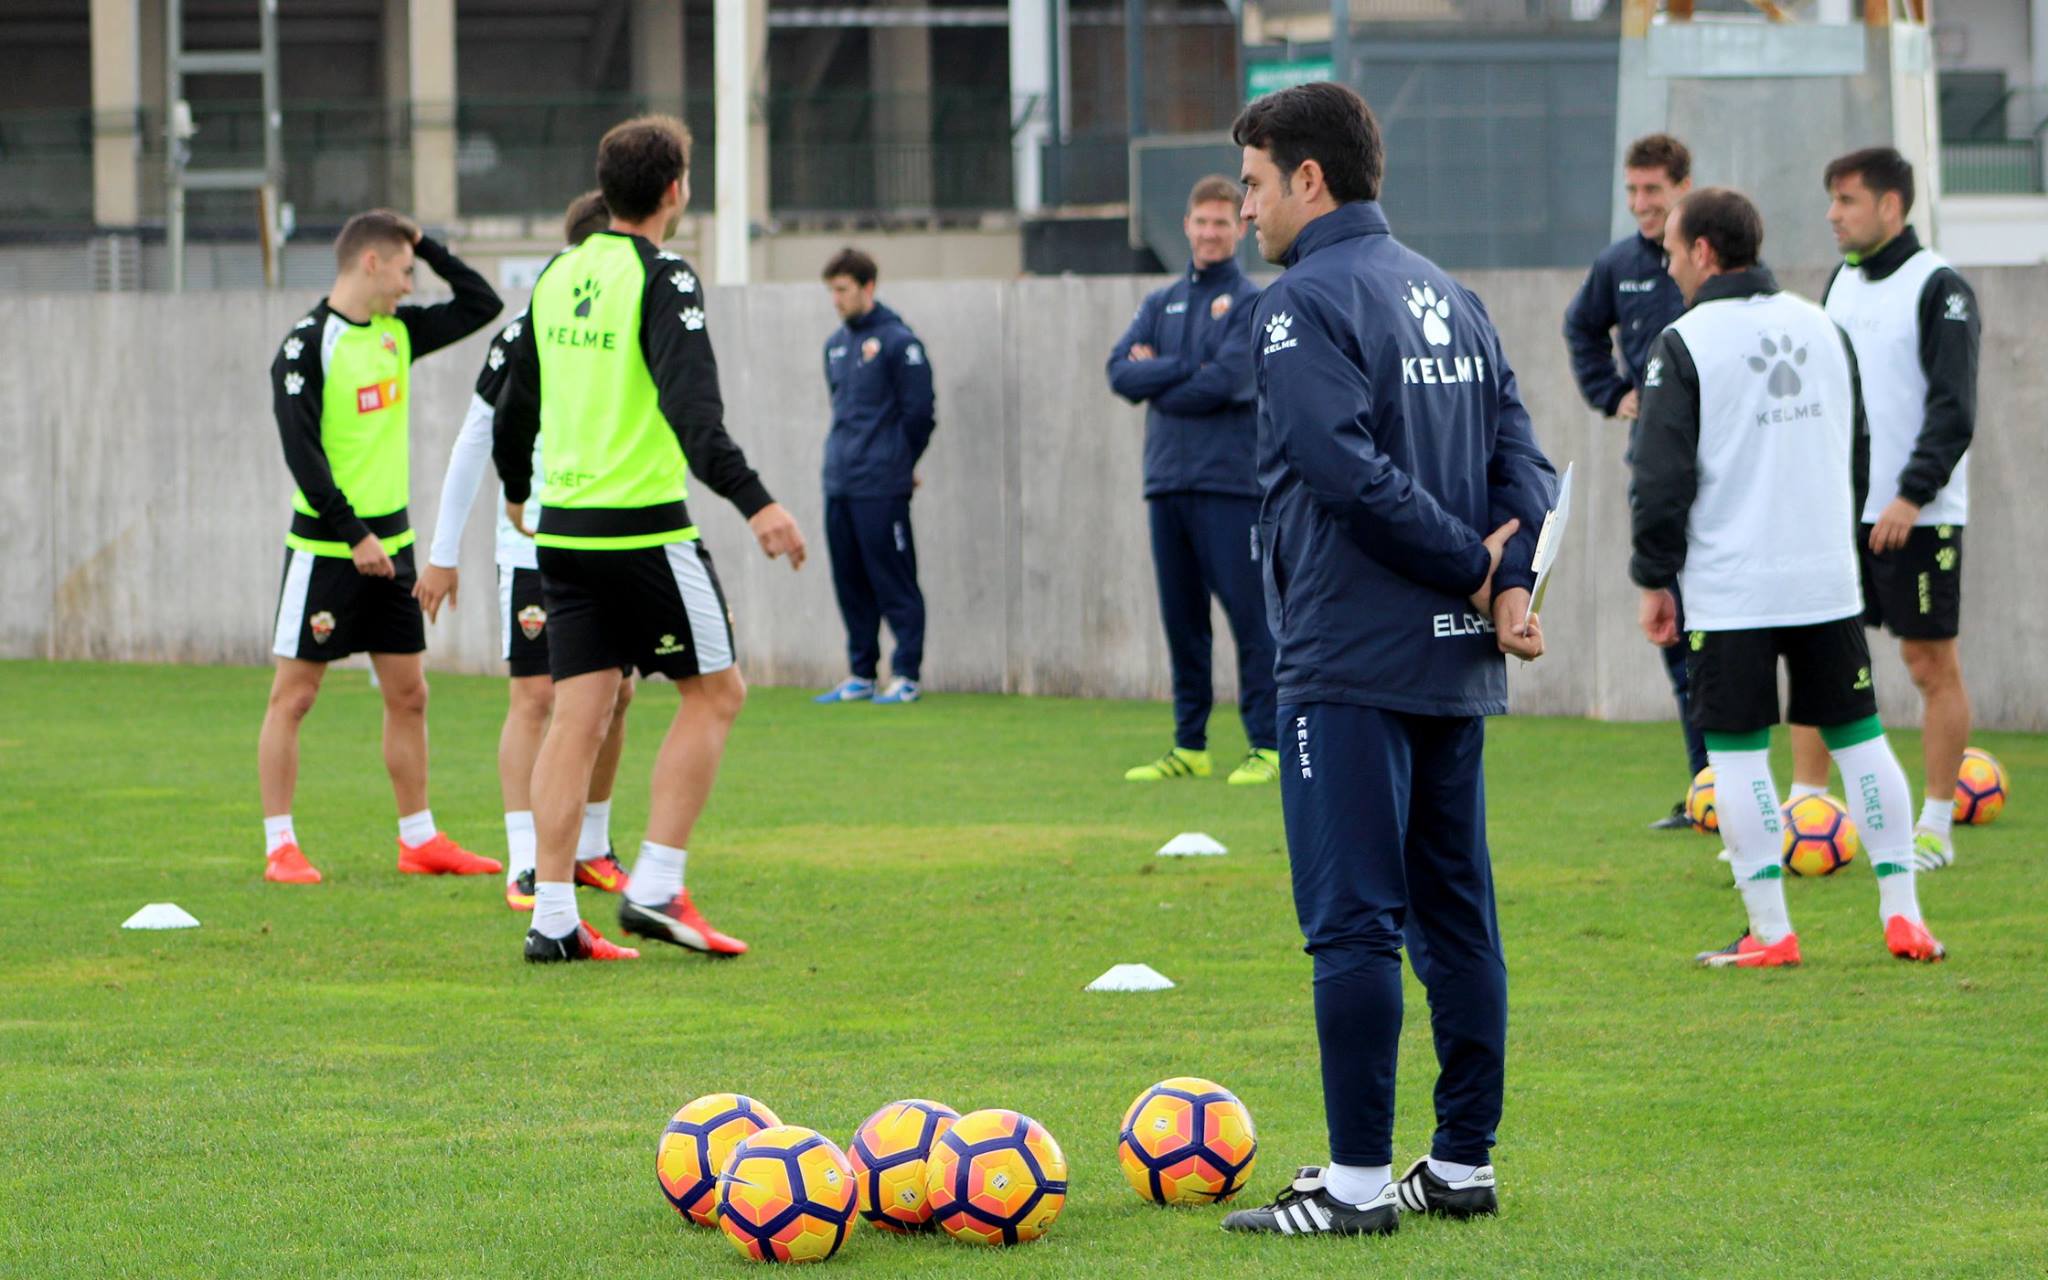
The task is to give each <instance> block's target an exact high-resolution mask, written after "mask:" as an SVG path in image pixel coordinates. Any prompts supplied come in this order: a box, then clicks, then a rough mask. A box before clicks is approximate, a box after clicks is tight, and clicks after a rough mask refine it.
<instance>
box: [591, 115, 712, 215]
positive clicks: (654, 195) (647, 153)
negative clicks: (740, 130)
mask: <svg viewBox="0 0 2048 1280" xmlns="http://www.w3.org/2000/svg"><path fill="white" fill-rule="evenodd" d="M689 169H690V130H689V127H688V126H686V125H685V124H684V123H683V122H682V121H680V120H678V119H676V118H675V117H674V116H638V117H636V118H634V119H632V120H628V121H626V122H625V123H623V124H615V125H613V126H612V127H611V131H610V132H608V133H606V134H605V135H604V137H603V138H602V139H601V140H600V141H599V142H598V144H597V186H598V189H599V190H600V191H602V192H603V193H604V202H605V204H606V205H607V206H609V207H610V209H611V211H612V213H613V215H614V216H616V217H619V218H623V219H624V220H626V221H627V222H638V221H640V220H641V219H642V218H645V217H647V216H648V215H650V214H652V213H653V212H654V211H655V210H656V209H659V208H660V207H661V196H662V193H663V192H664V191H667V190H668V184H669V183H671V182H674V181H676V180H678V179H679V178H681V177H682V176H683V175H684V174H685V173H688V172H689Z"/></svg>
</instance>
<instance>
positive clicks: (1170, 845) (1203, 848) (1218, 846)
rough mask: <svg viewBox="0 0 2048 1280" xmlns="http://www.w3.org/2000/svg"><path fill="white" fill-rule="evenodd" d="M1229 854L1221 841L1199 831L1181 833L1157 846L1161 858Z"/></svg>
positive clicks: (1206, 856)
mask: <svg viewBox="0 0 2048 1280" xmlns="http://www.w3.org/2000/svg"><path fill="white" fill-rule="evenodd" d="M1229 852H1230V850H1228V849H1226V848H1224V847H1223V842H1222V841H1221V840H1218V839H1217V838H1216V837H1214V836H1212V835H1206V834H1204V833H1203V832H1200V831H1183V832H1181V833H1180V834H1179V835H1177V836H1175V837H1174V838H1173V839H1171V840H1168V841H1167V842H1166V843H1165V844H1163V845H1160V846H1159V856H1160V857H1162V858H1209V857H1214V856H1216V855H1217V854H1220V853H1229Z"/></svg>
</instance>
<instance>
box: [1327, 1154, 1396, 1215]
mask: <svg viewBox="0 0 2048 1280" xmlns="http://www.w3.org/2000/svg"><path fill="white" fill-rule="evenodd" d="M1393 1180H1394V1166H1392V1165H1390V1164H1378V1165H1364V1164H1333V1165H1330V1166H1328V1167H1327V1168H1325V1169H1324V1170H1323V1189H1324V1190H1325V1191H1328V1192H1329V1193H1330V1195H1331V1197H1332V1198H1333V1199H1335V1200H1338V1201H1340V1202H1341V1203H1344V1204H1355V1205H1367V1204H1371V1203H1372V1202H1373V1201H1375V1200H1377V1199H1379V1198H1380V1193H1381V1192H1382V1191H1385V1190H1386V1189H1387V1184H1388V1183H1389V1182H1392V1181H1393Z"/></svg>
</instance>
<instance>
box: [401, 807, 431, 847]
mask: <svg viewBox="0 0 2048 1280" xmlns="http://www.w3.org/2000/svg"><path fill="white" fill-rule="evenodd" d="M438 830H440V828H439V827H436V826H435V825H434V811H433V810H432V809H422V810H420V811H419V812H418V813H408V814H403V815H401V816H400V817H399V819H398V838H399V839H400V840H403V841H405V842H406V843H407V844H409V845H412V846H413V847H414V848H418V847H419V846H420V845H423V844H425V843H426V842H427V841H429V840H432V839H433V838H434V833H435V832H436V831H438Z"/></svg>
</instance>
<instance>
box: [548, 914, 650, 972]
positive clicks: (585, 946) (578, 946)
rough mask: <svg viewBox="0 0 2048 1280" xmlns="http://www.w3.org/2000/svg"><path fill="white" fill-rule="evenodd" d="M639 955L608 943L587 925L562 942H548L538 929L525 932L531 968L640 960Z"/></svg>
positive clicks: (550, 940) (577, 929)
mask: <svg viewBox="0 0 2048 1280" xmlns="http://www.w3.org/2000/svg"><path fill="white" fill-rule="evenodd" d="M639 958H640V953H639V952H638V951H635V950H634V949H633V948H631V947H621V946H618V945H616V944H614V943H611V942H607V941H605V936H604V935H603V934H601V933H599V932H598V931H597V930H595V929H593V928H591V927H590V926H589V925H587V924H578V925H577V926H576V932H574V933H572V934H569V935H567V936H566V937H561V938H549V937H545V936H543V935H542V933H541V931H540V930H538V929H528V930H527V931H526V959H527V963H529V964H557V963H559V962H561V961H564V960H638V959H639Z"/></svg>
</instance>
